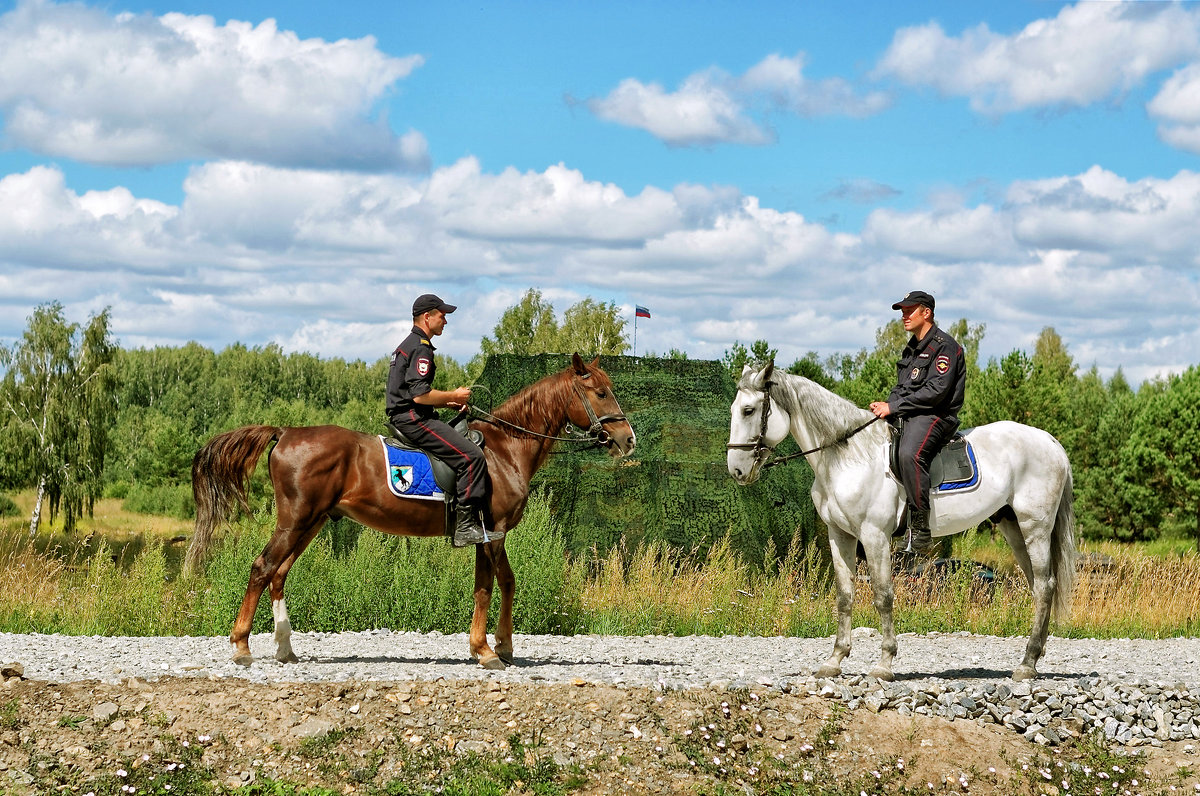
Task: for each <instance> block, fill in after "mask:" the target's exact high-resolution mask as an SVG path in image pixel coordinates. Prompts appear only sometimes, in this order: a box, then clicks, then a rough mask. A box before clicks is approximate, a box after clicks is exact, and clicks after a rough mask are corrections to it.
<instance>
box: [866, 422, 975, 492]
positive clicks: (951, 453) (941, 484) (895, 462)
mask: <svg viewBox="0 0 1200 796" xmlns="http://www.w3.org/2000/svg"><path fill="white" fill-rule="evenodd" d="M970 433H971V429H969V428H967V429H963V430H962V431H956V432H955V433H954V436H953V437H951V438H950V441H949V442H947V443H946V444H945V446H944V447H943V448H942V449H941V450H940V451H939V452H938V454H937V456H934V457H933V461H932V462H931V463H930V465H929V488H930V489H936V490H938V491H940V492H948V491H950V490H952V489H965V488H967V487H970V486H975V484H977V483H978V482H979V465H978V464H977V463H976V462H975V449H974V448H972V447H971V443H970V442H969V441H968V440H967V438H966V435H967V434H970ZM899 439H900V434H899V431H898V430H897V429H896V428H895V426H892V427H891V444H890V446H889V447H888V465H889V467H890V468H891V471H892V475H894V476H896V478H897V479H899V478H900V451H899V448H898V447H897V445H896V442H897V441H898V440H899Z"/></svg>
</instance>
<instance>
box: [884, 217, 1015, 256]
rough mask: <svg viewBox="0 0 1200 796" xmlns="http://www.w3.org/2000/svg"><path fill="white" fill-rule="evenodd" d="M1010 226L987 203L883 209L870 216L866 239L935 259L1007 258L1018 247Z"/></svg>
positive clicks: (906, 252)
mask: <svg viewBox="0 0 1200 796" xmlns="http://www.w3.org/2000/svg"><path fill="white" fill-rule="evenodd" d="M1009 226H1010V225H1009V224H1008V222H1007V221H1006V220H1005V219H1004V218H1003V217H1001V216H998V215H997V213H996V212H995V210H994V208H991V207H989V206H987V205H980V206H978V207H971V208H958V209H955V210H952V211H938V210H929V211H919V212H908V213H902V212H897V211H894V210H887V209H880V210H875V211H873V212H872V213H871V215H870V216H868V217H867V221H866V224H865V225H864V226H863V239H864V240H865V241H866V242H867V243H870V244H871V245H873V246H876V247H879V248H882V249H886V250H889V251H893V252H896V253H899V254H904V255H908V256H911V257H917V258H927V259H931V260H935V261H945V260H950V261H961V260H973V261H978V260H992V259H996V258H1000V259H1005V260H1007V259H1009V258H1010V257H1011V256H1012V254H1013V249H1014V241H1013V239H1012V234H1011V232H1010V229H1009Z"/></svg>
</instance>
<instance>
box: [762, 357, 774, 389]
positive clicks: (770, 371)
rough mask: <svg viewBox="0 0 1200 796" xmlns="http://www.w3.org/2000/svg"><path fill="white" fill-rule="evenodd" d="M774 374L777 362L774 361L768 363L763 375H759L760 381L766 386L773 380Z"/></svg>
mask: <svg viewBox="0 0 1200 796" xmlns="http://www.w3.org/2000/svg"><path fill="white" fill-rule="evenodd" d="M774 372H775V360H773V359H772V360H770V361H769V362H767V364H766V367H764V368H763V369H762V373H761V374H759V379H760V381H761V382H762V383H763V384H766V383H767V382H769V381H770V380H771V374H773V373H774Z"/></svg>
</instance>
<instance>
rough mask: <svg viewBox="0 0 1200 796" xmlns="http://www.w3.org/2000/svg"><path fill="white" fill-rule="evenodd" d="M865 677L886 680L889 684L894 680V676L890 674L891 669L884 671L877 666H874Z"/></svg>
mask: <svg viewBox="0 0 1200 796" xmlns="http://www.w3.org/2000/svg"><path fill="white" fill-rule="evenodd" d="M867 676H868V677H874V678H875V679H876V680H886V681H887V682H889V683H890V682H891V681H893V680H895V679H896V675H894V674H892V670H891V669H884V668H882V667H879V666H876V667H875V668H874V669H872V670H871V672H870V674H868V675H867Z"/></svg>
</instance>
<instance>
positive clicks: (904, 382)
mask: <svg viewBox="0 0 1200 796" xmlns="http://www.w3.org/2000/svg"><path fill="white" fill-rule="evenodd" d="M966 383H967V364H966V358H965V357H964V356H963V350H962V346H960V345H959V344H958V343H957V342H956V341H955V340H954V338H953V337H951V336H950V335H948V334H946V333H945V332H943V331H942V330H941V329H939V328H938V327H937V326H936V325H935V326H934V327H933V328H932V329H930V330H929V332H928V333H927V334H926V335H925V338H924V339H923V340H917V338H916V337H915V336H914V337H910V338H909V339H908V345H906V346H904V352H903V353H902V354H901V356H900V361H899V362H898V363H897V364H896V386H895V388H893V389H892V393H891V395H889V396H888V401H887V402H888V406H889V407H891V410H892V414H894V415H896V416H897V417H900V418H904V417H909V416H911V415H938V416H939V417H957V416H958V412H959V410H960V409H962V405H963V395H964V393H965V391H966Z"/></svg>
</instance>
